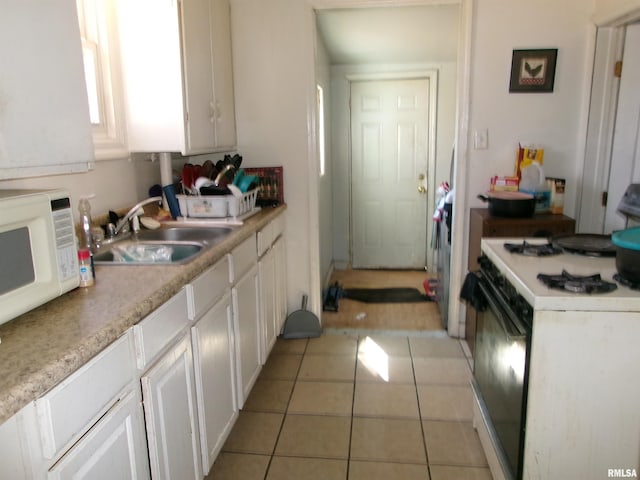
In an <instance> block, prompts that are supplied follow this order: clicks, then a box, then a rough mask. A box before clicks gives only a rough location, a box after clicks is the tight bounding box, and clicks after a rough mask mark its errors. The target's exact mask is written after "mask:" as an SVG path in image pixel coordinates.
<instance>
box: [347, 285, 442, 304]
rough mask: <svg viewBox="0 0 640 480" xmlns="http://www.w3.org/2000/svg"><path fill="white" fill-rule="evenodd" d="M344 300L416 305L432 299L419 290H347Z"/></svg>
mask: <svg viewBox="0 0 640 480" xmlns="http://www.w3.org/2000/svg"><path fill="white" fill-rule="evenodd" d="M342 297H343V298H349V299H351V300H357V301H358V302H364V303H415V302H430V301H431V299H430V298H429V297H427V296H426V295H424V294H423V293H420V290H418V289H417V288H345V289H344V290H343V291H342Z"/></svg>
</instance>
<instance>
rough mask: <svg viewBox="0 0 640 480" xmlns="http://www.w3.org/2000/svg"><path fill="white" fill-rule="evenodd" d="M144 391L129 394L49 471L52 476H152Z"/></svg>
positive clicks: (94, 479) (91, 479)
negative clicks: (146, 430) (142, 402)
mask: <svg viewBox="0 0 640 480" xmlns="http://www.w3.org/2000/svg"><path fill="white" fill-rule="evenodd" d="M146 447H147V446H146V442H145V438H144V424H143V414H142V408H141V407H140V393H139V391H137V390H131V391H129V392H128V393H127V395H126V396H125V397H124V398H122V399H120V400H119V402H118V403H117V404H116V405H115V406H114V407H113V408H112V409H111V410H110V411H109V412H108V413H107V414H106V415H105V416H104V417H103V418H101V419H100V421H99V422H98V423H97V424H96V425H95V426H94V427H93V428H92V429H91V430H90V431H89V433H87V435H85V437H83V438H82V440H81V441H80V442H78V444H77V445H75V446H74V447H73V448H72V449H71V450H70V451H69V452H67V453H66V454H65V456H64V457H62V459H61V460H60V461H59V462H58V463H57V464H56V465H54V466H53V468H51V470H50V471H49V477H48V478H49V479H52V480H66V479H69V480H71V479H73V480H81V479H86V480H113V479H116V478H117V479H119V480H128V479H130V480H143V479H146V478H148V477H149V466H148V460H147V448H146Z"/></svg>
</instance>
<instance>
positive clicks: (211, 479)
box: [204, 452, 271, 480]
mask: <svg viewBox="0 0 640 480" xmlns="http://www.w3.org/2000/svg"><path fill="white" fill-rule="evenodd" d="M270 458H271V457H269V455H253V454H247V453H226V452H222V453H220V455H218V458H216V461H215V463H214V464H213V467H211V471H210V472H209V475H207V476H206V477H205V479H204V480H233V479H237V478H241V479H242V480H263V479H264V474H265V473H266V472H267V467H268V466H269V459H270Z"/></svg>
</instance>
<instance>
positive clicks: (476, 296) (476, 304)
mask: <svg viewBox="0 0 640 480" xmlns="http://www.w3.org/2000/svg"><path fill="white" fill-rule="evenodd" d="M479 283H480V274H479V273H476V272H469V273H467V276H466V277H465V279H464V282H463V283H462V288H461V290H460V300H464V301H466V302H468V303H469V304H471V306H472V307H473V308H475V309H476V310H477V311H479V312H482V311H483V310H485V309H486V308H487V300H486V299H485V297H484V294H483V293H482V291H481V290H480V286H479Z"/></svg>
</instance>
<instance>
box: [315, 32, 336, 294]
mask: <svg viewBox="0 0 640 480" xmlns="http://www.w3.org/2000/svg"><path fill="white" fill-rule="evenodd" d="M315 63H316V82H317V83H318V85H320V86H321V87H322V91H323V99H324V102H323V103H324V124H325V125H324V127H325V128H324V132H325V133H324V135H325V141H324V151H325V171H324V175H323V176H320V177H319V179H318V215H319V226H320V235H319V237H320V279H321V281H322V284H323V285H324V284H325V283H326V281H327V280H328V277H329V276H330V274H331V270H332V265H333V259H334V253H333V252H334V247H333V241H332V240H333V230H334V228H333V218H334V209H333V205H334V196H333V183H334V178H335V176H334V174H333V173H334V171H335V170H334V168H333V158H332V157H333V153H332V150H331V145H332V143H333V142H332V132H331V111H332V108H331V99H332V93H331V67H330V65H329V57H328V55H327V50H326V48H325V45H324V43H323V42H322V38H320V36H319V35H316V62H315ZM318 141H320V139H318Z"/></svg>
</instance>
